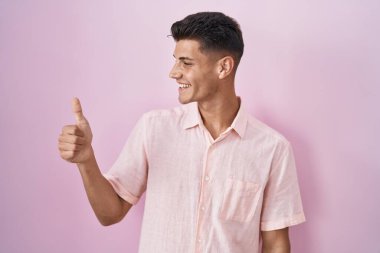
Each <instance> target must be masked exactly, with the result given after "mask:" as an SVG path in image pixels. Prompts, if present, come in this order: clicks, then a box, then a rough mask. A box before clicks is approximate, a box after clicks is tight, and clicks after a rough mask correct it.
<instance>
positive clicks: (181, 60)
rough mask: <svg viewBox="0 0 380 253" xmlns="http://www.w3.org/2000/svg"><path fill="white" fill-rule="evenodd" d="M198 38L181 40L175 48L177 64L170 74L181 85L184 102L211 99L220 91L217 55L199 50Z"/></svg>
mask: <svg viewBox="0 0 380 253" xmlns="http://www.w3.org/2000/svg"><path fill="white" fill-rule="evenodd" d="M199 46H200V44H199V42H198V41H196V40H180V41H178V42H177V43H176V47H175V50H174V54H173V56H174V58H175V64H174V66H173V69H172V70H171V71H170V74H169V76H170V77H171V78H173V79H175V80H176V81H177V83H178V85H179V87H178V92H179V96H178V100H179V102H180V103H182V104H187V103H190V102H195V101H197V102H205V101H210V100H211V99H212V98H213V97H214V96H215V94H217V91H218V87H219V86H218V80H219V79H218V69H217V61H218V58H217V55H216V54H215V53H207V54H204V53H202V52H201V51H199Z"/></svg>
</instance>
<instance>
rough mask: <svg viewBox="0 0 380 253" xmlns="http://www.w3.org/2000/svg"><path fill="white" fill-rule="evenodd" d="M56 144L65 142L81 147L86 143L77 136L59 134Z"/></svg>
mask: <svg viewBox="0 0 380 253" xmlns="http://www.w3.org/2000/svg"><path fill="white" fill-rule="evenodd" d="M58 142H66V143H71V144H77V145H83V144H85V143H86V140H85V138H83V137H80V136H77V135H67V134H65V135H64V134H61V135H60V136H59V138H58Z"/></svg>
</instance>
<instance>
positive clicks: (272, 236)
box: [261, 228, 290, 253]
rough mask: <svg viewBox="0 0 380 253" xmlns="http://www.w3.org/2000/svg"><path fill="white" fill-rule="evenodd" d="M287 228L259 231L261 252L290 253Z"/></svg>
mask: <svg viewBox="0 0 380 253" xmlns="http://www.w3.org/2000/svg"><path fill="white" fill-rule="evenodd" d="M288 230H289V229H288V228H283V229H278V230H272V231H261V236H262V239H263V250H262V252H263V253H290V240H289V233H288Z"/></svg>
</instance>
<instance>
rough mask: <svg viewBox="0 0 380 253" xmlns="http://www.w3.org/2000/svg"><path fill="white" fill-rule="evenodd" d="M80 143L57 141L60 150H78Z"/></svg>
mask: <svg viewBox="0 0 380 253" xmlns="http://www.w3.org/2000/svg"><path fill="white" fill-rule="evenodd" d="M81 148H82V147H81V145H76V144H71V143H63V142H60V143H58V149H59V150H60V151H80V150H81Z"/></svg>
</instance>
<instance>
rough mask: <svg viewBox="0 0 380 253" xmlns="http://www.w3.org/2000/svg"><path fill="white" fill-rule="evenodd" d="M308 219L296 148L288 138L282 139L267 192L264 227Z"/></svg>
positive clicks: (284, 224) (277, 149)
mask: <svg viewBox="0 0 380 253" xmlns="http://www.w3.org/2000/svg"><path fill="white" fill-rule="evenodd" d="M304 221H306V219H305V215H304V212H303V207H302V200H301V195H300V190H299V185H298V179H297V171H296V164H295V159H294V155H293V150H292V147H291V145H290V143H289V142H288V141H281V142H279V143H278V145H277V148H276V150H275V154H274V158H273V161H272V164H271V171H270V174H269V178H268V182H267V185H266V187H265V191H264V199H263V208H262V212H261V224H260V225H261V230H262V231H270V230H276V229H281V228H285V227H289V226H293V225H296V224H299V223H302V222H304Z"/></svg>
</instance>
